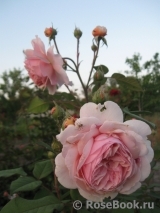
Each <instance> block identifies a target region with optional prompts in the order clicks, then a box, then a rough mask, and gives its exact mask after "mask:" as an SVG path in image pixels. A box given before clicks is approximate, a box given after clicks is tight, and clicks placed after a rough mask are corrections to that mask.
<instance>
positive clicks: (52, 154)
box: [48, 151, 55, 159]
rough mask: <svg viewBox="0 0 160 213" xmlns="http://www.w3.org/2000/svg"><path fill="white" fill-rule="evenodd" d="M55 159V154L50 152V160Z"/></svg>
mask: <svg viewBox="0 0 160 213" xmlns="http://www.w3.org/2000/svg"><path fill="white" fill-rule="evenodd" d="M54 157H55V154H54V153H53V152H51V151H48V158H50V159H52V158H54Z"/></svg>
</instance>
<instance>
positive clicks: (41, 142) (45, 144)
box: [35, 141, 53, 152]
mask: <svg viewBox="0 0 160 213" xmlns="http://www.w3.org/2000/svg"><path fill="white" fill-rule="evenodd" d="M35 143H36V144H38V145H40V146H43V147H45V148H46V149H48V150H49V151H51V152H53V150H52V148H51V147H50V146H49V145H48V144H47V143H44V142H43V141H36V142H35Z"/></svg>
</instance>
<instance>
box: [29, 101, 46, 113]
mask: <svg viewBox="0 0 160 213" xmlns="http://www.w3.org/2000/svg"><path fill="white" fill-rule="evenodd" d="M48 108H49V104H48V103H47V102H44V101H43V100H42V99H40V98H38V97H35V98H33V99H32V101H31V103H30V105H29V107H28V109H27V112H28V113H42V112H46V111H47V110H48Z"/></svg>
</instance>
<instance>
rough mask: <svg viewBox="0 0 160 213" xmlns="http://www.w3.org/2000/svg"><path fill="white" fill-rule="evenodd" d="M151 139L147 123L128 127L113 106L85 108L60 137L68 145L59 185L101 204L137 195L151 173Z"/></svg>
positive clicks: (59, 166) (133, 122)
mask: <svg viewBox="0 0 160 213" xmlns="http://www.w3.org/2000/svg"><path fill="white" fill-rule="evenodd" d="M150 133H151V129H150V127H149V126H148V125H147V124H146V123H144V122H142V121H139V120H128V121H126V122H123V113H122V111H121V109H120V107H119V106H118V105H117V104H116V103H114V102H111V101H107V102H105V103H104V105H101V104H98V105H96V104H94V103H87V104H85V105H83V106H82V108H81V109H80V118H79V119H78V120H76V122H75V125H69V126H68V127H67V128H66V129H65V130H64V131H62V132H61V133H60V134H59V135H57V139H58V140H59V141H60V142H61V143H62V145H63V149H62V152H61V153H60V154H58V155H57V157H56V159H55V163H56V170H55V172H56V175H57V177H58V181H59V182H60V183H61V184H62V185H63V186H64V187H66V188H70V189H76V188H77V189H78V190H79V192H80V194H81V195H82V196H83V197H84V198H86V199H88V200H92V201H96V202H98V201H102V200H103V199H104V198H105V197H111V198H114V197H116V196H117V194H118V193H121V194H130V193H133V192H134V191H136V190H137V189H138V188H139V187H140V186H141V182H142V181H143V180H145V179H146V178H147V177H148V175H149V174H150V171H151V168H150V162H151V161H152V159H153V155H154V154H153V149H152V148H151V144H150V141H148V140H147V137H146V136H147V135H149V134H150Z"/></svg>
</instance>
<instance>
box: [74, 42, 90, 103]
mask: <svg viewBox="0 0 160 213" xmlns="http://www.w3.org/2000/svg"><path fill="white" fill-rule="evenodd" d="M76 73H77V75H78V78H79V80H80V82H81V85H82V87H83V91H84V95H85V99H86V102H88V93H87V87H86V86H85V85H84V83H83V81H82V78H81V75H80V73H79V39H77V65H76Z"/></svg>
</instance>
